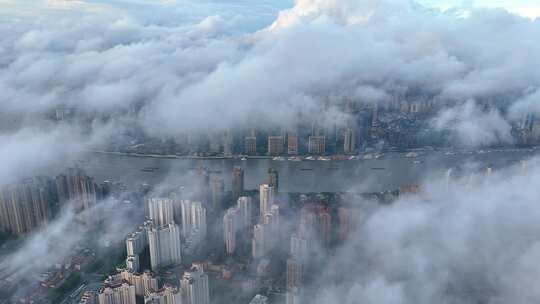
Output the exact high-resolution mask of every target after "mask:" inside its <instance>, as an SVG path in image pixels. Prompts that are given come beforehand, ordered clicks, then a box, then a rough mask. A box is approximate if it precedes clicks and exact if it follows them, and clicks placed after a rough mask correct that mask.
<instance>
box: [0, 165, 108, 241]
mask: <svg viewBox="0 0 540 304" xmlns="http://www.w3.org/2000/svg"><path fill="white" fill-rule="evenodd" d="M103 192H104V191H103V188H102V187H101V186H99V185H96V184H95V183H94V181H93V179H92V178H91V177H89V176H87V175H86V173H85V172H84V171H83V170H82V169H80V168H71V169H69V170H68V174H67V175H58V176H57V177H56V178H51V177H45V176H40V177H34V178H28V179H25V180H22V181H20V182H16V183H13V184H9V185H5V186H3V187H0V229H1V230H3V231H5V232H8V233H12V234H15V235H23V234H28V233H30V232H32V231H33V230H35V229H39V228H40V227H42V226H44V225H47V223H49V222H50V221H51V219H52V218H54V217H55V216H56V215H58V214H59V213H60V212H61V211H62V209H63V208H64V207H66V206H67V205H69V207H70V208H73V210H74V212H75V213H77V214H79V215H80V219H81V220H82V221H84V222H90V220H95V219H96V216H95V214H90V210H91V209H92V207H93V206H94V205H95V204H96V203H97V201H98V199H100V198H101V196H102V195H103Z"/></svg>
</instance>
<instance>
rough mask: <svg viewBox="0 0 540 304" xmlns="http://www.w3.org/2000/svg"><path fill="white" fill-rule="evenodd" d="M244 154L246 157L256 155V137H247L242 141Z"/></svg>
mask: <svg viewBox="0 0 540 304" xmlns="http://www.w3.org/2000/svg"><path fill="white" fill-rule="evenodd" d="M244 153H246V154H247V155H256V154H257V137H255V136H248V137H246V138H245V139H244Z"/></svg>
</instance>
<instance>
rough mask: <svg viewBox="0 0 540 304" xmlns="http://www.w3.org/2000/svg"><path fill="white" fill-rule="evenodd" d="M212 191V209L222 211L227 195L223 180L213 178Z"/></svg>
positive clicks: (216, 177)
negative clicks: (224, 198) (225, 195)
mask: <svg viewBox="0 0 540 304" xmlns="http://www.w3.org/2000/svg"><path fill="white" fill-rule="evenodd" d="M210 191H211V193H212V207H211V208H212V209H213V210H215V211H220V210H221V208H222V203H223V196H224V194H225V183H224V182H223V178H221V177H219V176H214V177H212V180H211V182H210Z"/></svg>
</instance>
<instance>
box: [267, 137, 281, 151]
mask: <svg viewBox="0 0 540 304" xmlns="http://www.w3.org/2000/svg"><path fill="white" fill-rule="evenodd" d="M281 154H283V137H282V136H268V155H272V156H276V155H281Z"/></svg>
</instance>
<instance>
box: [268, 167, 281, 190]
mask: <svg viewBox="0 0 540 304" xmlns="http://www.w3.org/2000/svg"><path fill="white" fill-rule="evenodd" d="M266 177H267V183H268V186H270V187H272V188H274V193H278V192H279V174H278V171H277V170H276V169H272V168H270V169H268V174H267V175H266Z"/></svg>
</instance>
